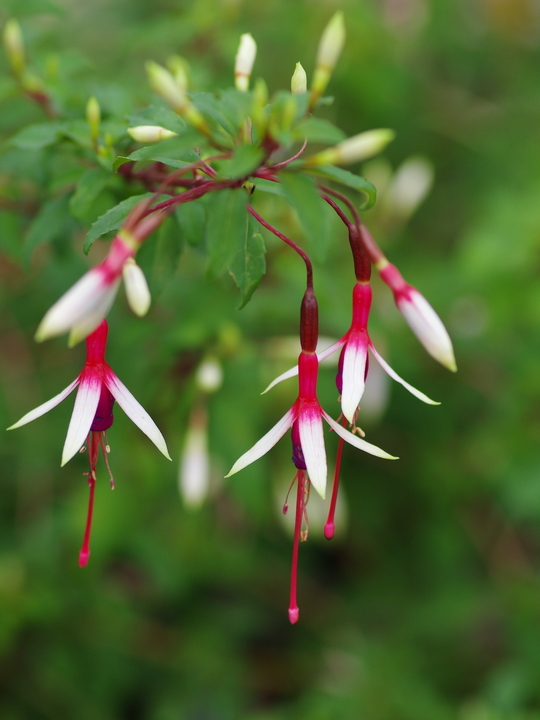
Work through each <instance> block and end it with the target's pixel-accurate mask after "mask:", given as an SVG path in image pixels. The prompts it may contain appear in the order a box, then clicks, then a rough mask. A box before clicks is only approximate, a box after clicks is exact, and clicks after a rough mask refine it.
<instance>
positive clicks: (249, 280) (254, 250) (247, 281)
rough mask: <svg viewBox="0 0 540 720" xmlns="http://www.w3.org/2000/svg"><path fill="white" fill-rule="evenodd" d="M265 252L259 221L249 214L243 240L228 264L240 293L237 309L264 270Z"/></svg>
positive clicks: (247, 299) (251, 292)
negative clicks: (240, 297)
mask: <svg viewBox="0 0 540 720" xmlns="http://www.w3.org/2000/svg"><path fill="white" fill-rule="evenodd" d="M265 253H266V248H265V246H264V239H263V236H262V235H261V233H260V226H259V223H258V222H257V221H256V220H254V219H253V218H252V217H251V216H249V219H248V223H247V225H246V232H245V235H244V238H243V241H242V243H241V244H240V246H239V247H238V250H237V252H236V255H235V256H234V257H233V259H232V261H231V263H230V265H229V273H230V274H231V276H232V278H233V280H234V282H235V283H236V286H237V287H238V289H239V290H240V293H241V295H242V300H241V302H240V305H239V306H238V310H241V309H242V308H243V307H244V306H245V305H246V304H247V303H248V302H249V300H250V299H251V296H252V295H253V292H254V291H255V290H256V289H257V287H258V285H259V283H260V282H261V279H262V277H263V275H264V273H265V272H266V260H265V258H264V255H265Z"/></svg>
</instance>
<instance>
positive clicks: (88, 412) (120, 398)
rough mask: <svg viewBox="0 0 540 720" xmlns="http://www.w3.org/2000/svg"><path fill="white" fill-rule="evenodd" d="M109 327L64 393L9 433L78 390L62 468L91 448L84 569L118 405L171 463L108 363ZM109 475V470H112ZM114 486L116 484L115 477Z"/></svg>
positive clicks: (90, 345)
mask: <svg viewBox="0 0 540 720" xmlns="http://www.w3.org/2000/svg"><path fill="white" fill-rule="evenodd" d="M107 334H108V325H107V321H106V320H102V321H101V323H100V325H99V327H98V328H97V329H96V330H94V332H92V333H91V334H90V335H89V336H88V337H87V339H86V362H85V364H84V368H83V369H82V372H81V373H80V375H79V376H78V377H77V378H75V380H74V381H73V382H72V383H71V384H70V385H68V387H67V388H65V390H62V392H61V393H59V394H58V395H56V396H55V397H53V398H51V400H48V401H47V402H45V403H43V405H40V406H39V407H37V408H35V409H34V410H31V411H30V412H29V413H27V414H26V415H24V416H23V417H22V418H21V419H20V420H19V421H18V422H16V423H15V424H14V425H12V426H11V427H10V428H8V430H14V429H15V428H19V427H21V426H22V425H26V424H27V423H29V422H32V420H36V419H37V418H38V417H41V416H42V415H44V414H45V413H47V412H49V410H52V408H54V407H56V406H57V405H59V404H60V403H61V402H62V401H63V400H65V399H66V398H67V397H68V395H70V393H72V392H73V390H75V388H77V387H78V391H77V397H76V398H75V405H74V407H73V414H72V416H71V420H70V423H69V427H68V431H67V435H66V440H65V443H64V448H63V451H62V462H61V466H62V467H63V466H64V465H65V464H66V463H67V462H68V461H69V460H71V458H72V457H73V456H74V455H76V454H77V453H78V452H79V450H81V448H82V447H83V446H84V445H85V443H86V444H87V446H88V457H89V462H90V472H89V474H88V484H89V486H90V502H89V507H88V520H87V527H86V532H85V540H84V543H83V548H82V550H81V554H80V556H79V564H80V565H81V567H82V566H84V565H86V563H87V562H88V556H89V554H90V550H89V538H90V526H91V521H92V509H93V501H94V485H95V481H96V465H97V458H98V451H99V449H100V448H101V450H102V451H103V456H104V458H105V462H106V465H107V468H108V469H109V465H108V461H107V453H108V452H109V446H108V442H107V438H106V435H105V432H106V430H108V429H109V428H110V427H111V425H112V424H113V420H114V416H113V407H114V403H115V402H117V403H118V404H119V405H120V407H121V408H122V410H123V411H124V412H125V413H126V415H127V416H128V417H129V418H130V419H131V420H132V421H133V422H134V423H135V425H137V427H138V428H140V430H142V431H143V433H144V434H145V435H146V436H147V437H148V438H150V440H151V441H152V442H153V443H154V445H155V446H156V447H157V449H158V450H159V451H160V452H161V453H163V455H165V457H166V458H167V459H168V460H170V459H171V458H170V456H169V452H168V450H167V444H166V442H165V439H164V437H163V435H162V434H161V432H160V430H159V429H158V427H157V425H156V424H155V422H154V421H153V420H152V418H151V417H150V415H148V413H147V412H146V410H145V409H144V408H143V407H142V405H141V404H140V403H139V402H138V401H137V400H136V399H135V398H134V397H133V395H132V394H131V393H130V391H129V390H128V389H127V387H126V386H125V385H124V384H123V383H122V382H121V381H120V379H119V378H118V377H117V375H116V373H115V372H114V371H113V370H112V369H111V367H110V366H109V365H108V364H107V362H106V361H105V348H106V344H107ZM109 474H110V469H109ZM110 477H111V485H113V479H112V475H111V476H110Z"/></svg>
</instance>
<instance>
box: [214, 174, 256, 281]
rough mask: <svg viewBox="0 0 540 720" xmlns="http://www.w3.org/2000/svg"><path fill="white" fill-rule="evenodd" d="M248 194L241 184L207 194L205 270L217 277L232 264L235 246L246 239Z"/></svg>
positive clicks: (235, 251) (239, 245)
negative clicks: (238, 186) (233, 188)
mask: <svg viewBox="0 0 540 720" xmlns="http://www.w3.org/2000/svg"><path fill="white" fill-rule="evenodd" d="M246 204H247V195H246V192H245V190H244V189H243V188H239V189H238V190H221V191H220V192H217V193H214V194H212V195H210V196H209V197H208V202H207V214H208V220H207V223H206V244H207V249H208V264H207V272H208V276H209V277H210V278H216V277H217V276H218V275H219V274H220V273H222V272H223V271H224V270H226V269H227V268H228V267H229V265H230V264H231V262H232V260H233V258H234V256H235V255H236V253H237V252H238V248H239V247H241V245H242V243H245V237H246V228H247V224H248V214H247V211H246Z"/></svg>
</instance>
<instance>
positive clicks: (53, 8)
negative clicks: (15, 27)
mask: <svg viewBox="0 0 540 720" xmlns="http://www.w3.org/2000/svg"><path fill="white" fill-rule="evenodd" d="M2 11H3V13H5V14H6V15H7V16H8V17H10V16H13V17H30V16H31V15H64V14H65V9H64V8H61V7H60V6H59V5H58V4H57V3H55V2H51V0H24V2H21V0H3V2H2Z"/></svg>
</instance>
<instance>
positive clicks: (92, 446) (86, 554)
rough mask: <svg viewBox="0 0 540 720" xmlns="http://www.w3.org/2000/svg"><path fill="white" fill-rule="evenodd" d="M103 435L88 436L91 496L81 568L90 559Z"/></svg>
mask: <svg viewBox="0 0 540 720" xmlns="http://www.w3.org/2000/svg"><path fill="white" fill-rule="evenodd" d="M100 442H102V439H101V433H100V432H91V433H90V435H89V436H88V460H89V461H90V472H89V473H88V486H89V488H90V496H89V498H88V513H87V515H86V527H85V530H84V538H83V544H82V547H81V551H80V553H79V567H82V568H83V567H85V566H86V565H87V564H88V560H89V559H90V533H91V531H92V518H93V514H94V492H95V489H96V465H97V458H98V451H99V447H100Z"/></svg>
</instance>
